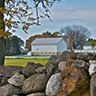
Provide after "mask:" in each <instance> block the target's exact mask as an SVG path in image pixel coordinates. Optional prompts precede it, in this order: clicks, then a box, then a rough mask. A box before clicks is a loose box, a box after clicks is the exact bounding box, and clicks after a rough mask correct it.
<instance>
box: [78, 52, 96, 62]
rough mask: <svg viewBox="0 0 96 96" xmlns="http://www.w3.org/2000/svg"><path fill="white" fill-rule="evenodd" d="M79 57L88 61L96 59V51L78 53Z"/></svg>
mask: <svg viewBox="0 0 96 96" xmlns="http://www.w3.org/2000/svg"><path fill="white" fill-rule="evenodd" d="M77 58H78V59H79V60H84V61H86V62H88V61H89V60H95V59H96V53H88V52H87V53H86V52H85V53H79V54H77Z"/></svg>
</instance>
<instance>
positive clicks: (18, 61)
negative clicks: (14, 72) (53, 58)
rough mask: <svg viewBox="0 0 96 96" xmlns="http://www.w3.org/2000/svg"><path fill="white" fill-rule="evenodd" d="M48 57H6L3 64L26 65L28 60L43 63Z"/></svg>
mask: <svg viewBox="0 0 96 96" xmlns="http://www.w3.org/2000/svg"><path fill="white" fill-rule="evenodd" d="M47 61H48V58H26V59H25V58H15V59H14V58H6V59H5V63H4V65H5V66H26V64H27V63H28V62H34V63H41V64H43V65H45V64H46V63H47Z"/></svg>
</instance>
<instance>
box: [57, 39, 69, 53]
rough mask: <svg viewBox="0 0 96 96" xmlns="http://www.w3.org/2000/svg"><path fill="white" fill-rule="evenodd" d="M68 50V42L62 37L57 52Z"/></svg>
mask: <svg viewBox="0 0 96 96" xmlns="http://www.w3.org/2000/svg"><path fill="white" fill-rule="evenodd" d="M65 50H67V45H66V42H65V41H64V40H63V39H62V40H61V41H60V42H59V43H58V45H57V52H59V53H62V52H63V51H65Z"/></svg>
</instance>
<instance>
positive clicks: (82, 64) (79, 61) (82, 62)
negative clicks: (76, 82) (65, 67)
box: [72, 60, 88, 70]
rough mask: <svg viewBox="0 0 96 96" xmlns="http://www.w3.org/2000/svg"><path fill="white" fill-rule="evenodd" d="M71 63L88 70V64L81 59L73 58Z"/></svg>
mask: <svg viewBox="0 0 96 96" xmlns="http://www.w3.org/2000/svg"><path fill="white" fill-rule="evenodd" d="M72 65H73V66H78V67H81V68H85V69H86V70H88V64H87V63H86V62H85V61H83V60H73V62H72Z"/></svg>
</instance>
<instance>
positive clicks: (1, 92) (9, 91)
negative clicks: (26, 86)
mask: <svg viewBox="0 0 96 96" xmlns="http://www.w3.org/2000/svg"><path fill="white" fill-rule="evenodd" d="M20 93H21V89H20V88H18V87H15V86H13V85H11V84H6V85H4V86H2V87H0V96H11V95H14V94H20Z"/></svg>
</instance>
